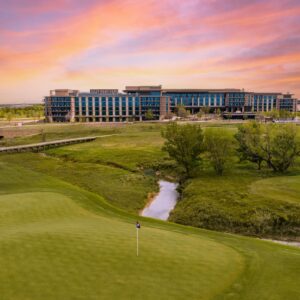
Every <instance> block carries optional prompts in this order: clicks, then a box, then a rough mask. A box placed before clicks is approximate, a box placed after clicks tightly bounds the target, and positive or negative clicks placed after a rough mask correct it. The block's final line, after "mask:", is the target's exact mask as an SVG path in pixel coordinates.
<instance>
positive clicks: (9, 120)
mask: <svg viewBox="0 0 300 300" xmlns="http://www.w3.org/2000/svg"><path fill="white" fill-rule="evenodd" d="M12 119H13V114H12V112H8V113H7V114H6V120H7V121H8V122H9V123H10V122H11V120H12Z"/></svg>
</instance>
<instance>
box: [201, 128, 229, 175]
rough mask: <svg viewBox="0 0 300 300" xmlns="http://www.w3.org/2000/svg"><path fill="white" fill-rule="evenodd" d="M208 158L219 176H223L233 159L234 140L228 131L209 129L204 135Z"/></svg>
mask: <svg viewBox="0 0 300 300" xmlns="http://www.w3.org/2000/svg"><path fill="white" fill-rule="evenodd" d="M204 142H205V148H206V151H207V154H208V158H209V160H210V162H211V164H212V166H213V168H214V169H215V171H216V173H217V174H218V175H223V172H224V169H225V166H226V164H227V163H228V162H229V161H230V159H231V154H232V148H233V140H232V137H231V136H230V135H229V134H228V131H225V130H221V129H212V128H211V129H207V130H205V134H204Z"/></svg>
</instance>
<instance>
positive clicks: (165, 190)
mask: <svg viewBox="0 0 300 300" xmlns="http://www.w3.org/2000/svg"><path fill="white" fill-rule="evenodd" d="M177 186H178V184H177V183H173V182H168V181H165V180H160V181H159V193H158V195H157V196H156V197H155V198H154V199H153V201H152V202H151V203H150V204H149V205H148V206H146V207H145V208H144V210H143V211H142V216H144V217H151V218H155V219H160V220H168V218H169V215H170V212H171V210H172V209H173V208H174V207H175V205H176V202H177V199H178V197H179V194H178V192H177V191H176V188H177Z"/></svg>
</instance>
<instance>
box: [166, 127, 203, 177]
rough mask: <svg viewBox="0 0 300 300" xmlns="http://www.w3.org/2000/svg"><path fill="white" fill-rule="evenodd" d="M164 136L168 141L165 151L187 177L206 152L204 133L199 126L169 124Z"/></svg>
mask: <svg viewBox="0 0 300 300" xmlns="http://www.w3.org/2000/svg"><path fill="white" fill-rule="evenodd" d="M162 136H163V137H164V138H165V139H166V141H165V143H164V146H163V150H164V151H166V152H168V154H169V156H170V157H171V158H173V159H174V160H175V161H176V162H177V164H178V166H180V167H182V168H183V170H184V172H185V175H186V176H187V177H190V176H191V172H192V171H193V170H194V169H195V168H196V167H197V166H198V164H199V161H200V157H199V155H200V154H201V153H202V152H203V151H204V144H203V133H202V129H201V127H200V126H199V125H191V124H187V125H178V124H177V123H171V124H169V125H168V126H167V127H166V129H165V130H164V131H162Z"/></svg>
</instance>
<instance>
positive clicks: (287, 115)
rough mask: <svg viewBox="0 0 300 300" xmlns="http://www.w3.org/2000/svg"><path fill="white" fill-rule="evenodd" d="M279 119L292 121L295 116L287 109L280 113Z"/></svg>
mask: <svg viewBox="0 0 300 300" xmlns="http://www.w3.org/2000/svg"><path fill="white" fill-rule="evenodd" d="M279 117H280V119H291V118H292V117H293V114H292V113H291V112H290V111H288V110H286V109H282V110H280V111H279Z"/></svg>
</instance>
